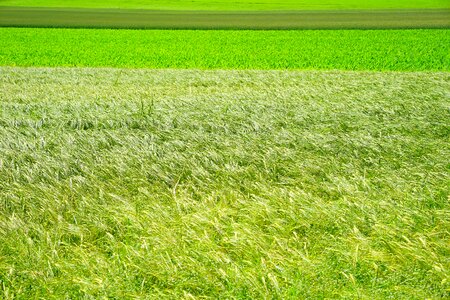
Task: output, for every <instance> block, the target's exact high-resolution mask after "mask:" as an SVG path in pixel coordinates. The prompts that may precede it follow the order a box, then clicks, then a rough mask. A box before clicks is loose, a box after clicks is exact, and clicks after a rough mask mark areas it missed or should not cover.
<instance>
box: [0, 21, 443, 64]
mask: <svg viewBox="0 0 450 300" xmlns="http://www.w3.org/2000/svg"><path fill="white" fill-rule="evenodd" d="M0 65H10V66H96V67H97V66H108V67H126V68H198V69H341V70H402V71H405V70H411V71H414V70H445V71H449V70H450V30H322V31H320V30H319V31H300V30H299V31H294V30H293V31H242V30H236V31H233V30H229V31H214V30H210V31H209V30H172V31H170V30H167V31H164V30H148V31H146V30H142V31H139V30H98V29H97V30H95V29H33V28H32V29H27V28H0Z"/></svg>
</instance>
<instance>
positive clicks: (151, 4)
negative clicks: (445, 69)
mask: <svg viewBox="0 0 450 300" xmlns="http://www.w3.org/2000/svg"><path fill="white" fill-rule="evenodd" d="M0 6H29V7H83V8H138V9H175V10H341V9H404V8H450V2H449V1H448V0H395V1H393V0H364V1H361V0H340V1H339V0H302V1H299V0H283V1H275V0H258V1H250V0H244V1H237V0H221V1H209V0H197V1H187V0H181V1H180V0H158V1H156V0H129V1H124V0H96V1H90V0H70V1H68V0H0Z"/></svg>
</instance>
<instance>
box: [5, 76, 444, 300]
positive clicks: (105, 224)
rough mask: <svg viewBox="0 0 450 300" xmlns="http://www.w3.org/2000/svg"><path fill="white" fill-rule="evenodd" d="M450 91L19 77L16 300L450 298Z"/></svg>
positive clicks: (8, 248)
mask: <svg viewBox="0 0 450 300" xmlns="http://www.w3.org/2000/svg"><path fill="white" fill-rule="evenodd" d="M449 82H450V74H449V73H438V72H434V73H433V72H427V73H364V72H337V71H335V72H282V71H195V70H184V71H183V70H179V71H176V70H153V71H152V70H120V69H63V68H61V69H50V68H48V69H45V68H42V69H35V68H29V69H25V68H1V69H0V91H1V92H0V113H1V114H0V137H1V138H0V294H2V295H3V298H4V299H13V298H17V299H63V298H67V299H80V298H81V299H82V298H85V299H99V298H102V297H110V298H117V299H135V298H157V299H159V298H167V299H177V298H189V299H192V298H199V299H204V298H211V299H216V298H227V299H230V298H236V299H244V298H252V299H258V298H266V299H269V298H270V299H299V298H300V299H323V298H328V299H329V298H333V299H336V298H341V299H342V298H343V299H356V298H358V299H426V298H430V299H439V298H447V299H448V297H449V296H450V290H449V288H450V281H449V280H450V276H449V274H450V273H449V269H450V246H449V228H450V216H449V202H448V195H449V176H448V175H449V173H448V171H449V165H448V158H449V154H450V153H449V143H448V142H449V128H450V121H449V120H450V118H449V117H450V114H449V104H450V103H449V102H450V101H449V100H450V98H449V97H450V83H449Z"/></svg>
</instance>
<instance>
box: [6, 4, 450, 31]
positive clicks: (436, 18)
mask: <svg viewBox="0 0 450 300" xmlns="http://www.w3.org/2000/svg"><path fill="white" fill-rule="evenodd" d="M0 26H8V27H62V28H125V29H130V28H134V29H404V28H408V29H413V28H420V29H423V28H450V9H449V10H442V9H441V10H439V9H438V10H433V9H431V10H430V9H426V10H424V9H415V10H382V11H378V10H376V11H374V10H345V11H343V10H331V11H330V10H326V11H325V10H323V11H281V12H279V11H251V12H242V11H189V10H184V11H172V10H164V11H160V10H137V9H133V10H130V9H128V10H124V9H68V8H29V7H27V8H21V7H3V8H2V7H0Z"/></svg>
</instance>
